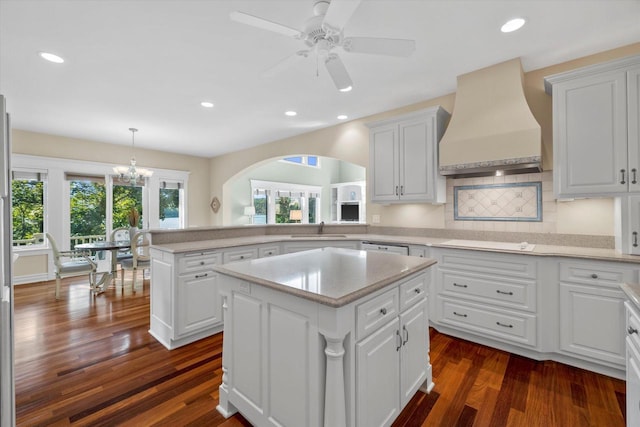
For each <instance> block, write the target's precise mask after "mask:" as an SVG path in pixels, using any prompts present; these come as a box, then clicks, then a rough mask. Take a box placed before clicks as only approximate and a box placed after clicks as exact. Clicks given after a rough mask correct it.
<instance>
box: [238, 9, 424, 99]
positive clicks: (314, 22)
mask: <svg viewBox="0 0 640 427" xmlns="http://www.w3.org/2000/svg"><path fill="white" fill-rule="evenodd" d="M360 2H361V0H316V2H315V3H314V6H313V16H312V17H311V18H309V19H307V21H306V23H305V27H304V31H300V30H297V29H295V28H291V27H288V26H286V25H282V24H279V23H277V22H273V21H269V20H267V19H264V18H260V17H257V16H253V15H250V14H248V13H244V12H238V11H236V12H231V14H230V17H231V19H232V20H233V21H236V22H240V23H242V24H247V25H251V26H253V27H257V28H261V29H263V30H267V31H273V32H275V33H278V34H282V35H285V36H288V37H292V38H294V39H297V40H302V41H303V42H304V43H305V44H306V46H307V48H306V49H303V50H299V51H297V52H296V53H294V54H293V55H291V56H289V57H287V58H286V59H285V60H283V61H281V62H280V63H279V64H277V65H276V66H275V67H274V68H273V69H272V70H271V71H274V70H275V69H282V68H285V67H287V66H289V65H290V63H291V62H292V61H293V60H295V59H299V58H306V57H308V56H309V54H310V53H312V52H315V53H316V54H317V57H318V59H319V60H322V61H324V65H325V67H326V69H327V72H328V73H329V75H330V76H331V79H332V80H333V83H334V84H335V85H336V87H337V88H338V90H340V91H341V92H348V91H350V90H351V89H352V88H353V82H352V81H351V77H350V76H349V73H348V72H347V69H346V68H345V66H344V64H343V62H342V59H340V57H339V56H338V54H337V53H336V52H335V51H334V50H335V49H336V48H338V47H339V48H342V50H343V51H345V52H354V53H368V54H374V55H389V56H410V55H411V54H412V53H413V52H414V51H415V48H416V42H415V40H406V39H388V38H379V37H344V36H343V34H342V30H343V27H344V26H345V24H346V23H347V22H348V21H349V18H351V15H352V14H353V12H354V11H355V10H356V8H357V7H358V5H359V4H360Z"/></svg>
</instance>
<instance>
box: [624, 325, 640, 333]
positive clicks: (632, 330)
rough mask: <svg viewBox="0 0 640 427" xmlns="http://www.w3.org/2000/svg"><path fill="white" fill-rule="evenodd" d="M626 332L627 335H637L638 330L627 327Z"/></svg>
mask: <svg viewBox="0 0 640 427" xmlns="http://www.w3.org/2000/svg"><path fill="white" fill-rule="evenodd" d="M627 332H628V333H629V335H632V334H637V333H638V330H637V329H636V328H634V327H633V326H629V327H628V328H627Z"/></svg>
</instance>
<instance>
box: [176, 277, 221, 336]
mask: <svg viewBox="0 0 640 427" xmlns="http://www.w3.org/2000/svg"><path fill="white" fill-rule="evenodd" d="M218 277H219V276H218V274H217V273H215V272H214V271H212V270H206V271H199V272H195V273H193V274H191V275H183V276H180V277H179V278H178V301H177V304H176V305H177V307H178V309H177V310H176V316H177V319H176V320H177V327H176V328H177V331H176V335H177V336H176V338H179V337H181V336H184V335H188V334H190V333H194V332H197V331H199V330H201V329H204V328H207V327H210V326H214V325H216V324H217V323H220V322H221V321H222V312H221V311H222V310H221V308H220V307H219V305H220V302H219V292H218Z"/></svg>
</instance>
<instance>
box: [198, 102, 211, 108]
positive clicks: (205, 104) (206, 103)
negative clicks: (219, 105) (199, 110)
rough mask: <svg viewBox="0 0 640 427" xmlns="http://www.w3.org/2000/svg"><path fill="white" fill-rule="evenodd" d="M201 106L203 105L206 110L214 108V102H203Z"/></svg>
mask: <svg viewBox="0 0 640 427" xmlns="http://www.w3.org/2000/svg"><path fill="white" fill-rule="evenodd" d="M200 105H202V106H203V107H204V108H213V102H209V101H202V102H201V103H200Z"/></svg>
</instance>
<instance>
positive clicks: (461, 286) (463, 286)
mask: <svg viewBox="0 0 640 427" xmlns="http://www.w3.org/2000/svg"><path fill="white" fill-rule="evenodd" d="M453 286H455V287H456V288H466V287H467V285H459V284H457V283H455V282H453Z"/></svg>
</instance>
